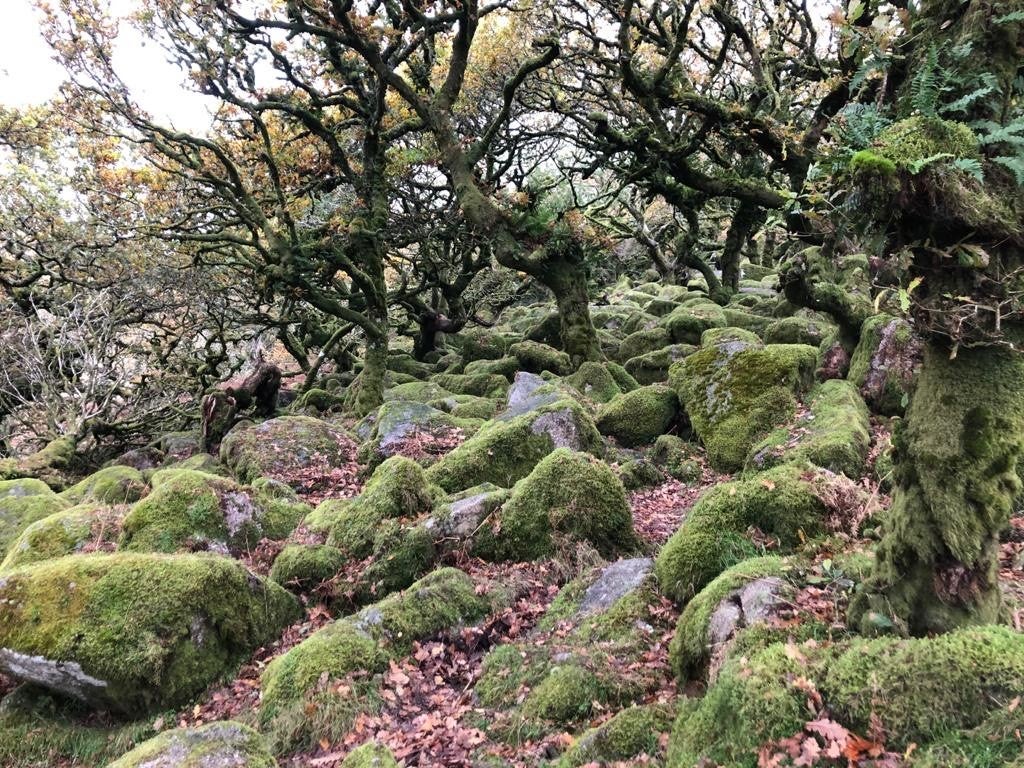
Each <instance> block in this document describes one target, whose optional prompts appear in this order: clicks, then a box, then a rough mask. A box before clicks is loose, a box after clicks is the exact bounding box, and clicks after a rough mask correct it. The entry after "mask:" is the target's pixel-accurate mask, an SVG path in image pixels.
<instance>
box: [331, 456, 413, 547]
mask: <svg viewBox="0 0 1024 768" xmlns="http://www.w3.org/2000/svg"><path fill="white" fill-rule="evenodd" d="M432 506H433V498H432V497H431V494H430V489H429V487H428V486H427V479H426V476H425V474H424V472H423V468H422V467H421V466H420V465H419V464H417V463H416V462H415V461H413V460H412V459H407V458H405V457H404V456H393V457H391V458H390V459H388V460H387V461H385V462H383V463H382V464H381V465H380V466H379V467H377V469H376V470H374V473H373V475H372V476H371V477H370V479H369V480H368V481H367V483H366V485H365V486H364V487H363V492H362V493H361V494H359V496H358V497H356V498H355V499H352V500H345V501H327V502H324V503H323V504H321V505H320V507H318V508H317V516H318V517H322V518H323V519H324V521H325V523H326V526H325V527H326V530H327V531H328V536H327V543H328V544H330V545H331V546H333V547H336V548H338V549H340V550H341V551H342V552H343V553H344V554H345V555H346V556H347V557H351V558H357V559H361V558H364V557H368V556H369V555H370V553H371V552H372V551H373V548H374V546H373V542H374V540H375V539H376V538H377V536H378V534H379V533H380V532H381V526H382V525H383V523H384V522H385V521H386V520H397V519H399V518H409V519H416V518H418V517H420V516H422V515H425V514H427V513H428V512H429V511H430V510H431V507H432ZM327 507H330V509H327Z"/></svg>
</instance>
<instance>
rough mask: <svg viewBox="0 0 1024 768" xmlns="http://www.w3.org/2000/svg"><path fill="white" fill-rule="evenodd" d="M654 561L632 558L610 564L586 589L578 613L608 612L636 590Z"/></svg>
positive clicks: (647, 558)
mask: <svg viewBox="0 0 1024 768" xmlns="http://www.w3.org/2000/svg"><path fill="white" fill-rule="evenodd" d="M653 565H654V561H653V560H651V558H649V557H634V558H631V559H629V560H619V561H617V562H615V563H612V564H611V565H609V566H608V567H607V568H605V569H604V570H603V571H601V575H600V576H598V577H597V580H596V581H595V582H594V583H593V584H591V585H590V586H589V587H587V591H586V593H585V594H584V595H583V601H582V602H581V603H580V607H579V610H578V613H579V614H581V615H587V614H592V613H600V612H601V611H606V610H608V609H609V608H610V607H611V606H612V605H614V604H615V603H616V602H618V601H619V600H621V599H622V598H623V597H625V596H626V595H628V594H629V593H630V592H633V591H634V590H636V589H638V588H639V587H640V585H641V584H643V583H644V579H646V578H647V575H648V574H649V573H650V572H651V568H652V567H653Z"/></svg>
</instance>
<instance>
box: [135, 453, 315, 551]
mask: <svg viewBox="0 0 1024 768" xmlns="http://www.w3.org/2000/svg"><path fill="white" fill-rule="evenodd" d="M159 474H163V473H158V475H159ZM153 483H154V490H153V492H152V493H151V494H150V495H149V496H147V497H146V498H144V499H143V500H142V501H140V502H138V503H137V504H135V506H133V507H132V509H131V511H130V512H129V513H128V515H127V516H126V517H125V519H124V523H123V526H122V535H121V541H120V544H119V546H118V548H119V549H121V550H124V551H132V552H178V551H186V550H193V551H194V550H195V549H197V548H199V549H203V548H205V549H212V550H214V551H216V550H224V549H230V550H233V551H241V550H243V549H245V548H248V547H252V546H255V545H256V543H257V542H258V541H259V540H260V539H261V538H264V537H267V538H273V539H281V538H285V537H286V536H287V535H288V534H289V533H291V531H292V530H293V529H294V527H295V526H296V525H297V524H298V522H299V520H301V519H302V518H303V517H304V516H305V514H306V513H307V512H308V511H309V508H308V507H307V506H306V505H304V504H301V503H300V502H297V501H296V500H294V499H287V498H285V499H282V498H280V496H279V495H277V494H275V493H273V492H272V491H268V490H267V488H266V487H265V486H254V488H253V489H246V488H244V487H242V486H239V485H237V484H236V483H235V482H234V481H232V480H228V479H226V478H223V477H217V476H214V475H207V474H205V473H202V472H192V471H189V470H176V471H174V473H173V474H171V475H169V476H165V477H162V478H159V479H158V477H157V475H154V478H153Z"/></svg>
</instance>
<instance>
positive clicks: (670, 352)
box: [623, 344, 697, 384]
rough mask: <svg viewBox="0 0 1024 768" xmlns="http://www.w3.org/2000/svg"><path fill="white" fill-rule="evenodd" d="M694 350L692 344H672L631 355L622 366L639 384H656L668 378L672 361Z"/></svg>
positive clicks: (675, 361)
mask: <svg viewBox="0 0 1024 768" xmlns="http://www.w3.org/2000/svg"><path fill="white" fill-rule="evenodd" d="M696 351H697V347H696V346H694V345H692V344H673V345H671V346H668V347H665V348H664V349H659V350H657V351H656V352H648V353H647V354H645V355H637V356H636V357H631V358H629V359H628V360H626V364H625V365H624V366H623V367H624V369H625V370H626V371H627V372H628V373H629V375H630V376H632V377H634V378H635V379H636V381H638V382H639V383H640V384H657V383H659V382H662V381H665V380H667V379H668V371H669V368H670V367H671V366H672V364H673V363H677V362H679V361H680V360H682V359H683V358H685V357H687V356H688V355H692V354H693V353H694V352H696Z"/></svg>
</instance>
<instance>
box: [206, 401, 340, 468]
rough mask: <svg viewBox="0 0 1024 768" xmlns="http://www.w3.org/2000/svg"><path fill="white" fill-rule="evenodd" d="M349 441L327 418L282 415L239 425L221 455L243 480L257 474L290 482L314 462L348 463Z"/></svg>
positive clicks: (228, 435)
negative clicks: (255, 422) (325, 419)
mask: <svg viewBox="0 0 1024 768" xmlns="http://www.w3.org/2000/svg"><path fill="white" fill-rule="evenodd" d="M348 443H349V438H348V437H347V436H346V435H345V433H344V432H343V431H342V430H341V429H339V428H337V427H335V426H333V425H331V424H328V423H327V422H326V421H321V420H320V419H314V418H311V417H309V416H279V417H277V418H276V419H268V420H267V421H264V422H261V423H259V424H251V423H243V424H239V425H238V426H237V427H235V428H234V429H232V430H231V431H230V432H228V434H227V436H226V437H225V438H224V440H223V442H222V443H221V446H220V458H221V461H223V462H224V463H225V464H226V465H227V466H228V467H229V468H230V469H231V471H232V472H233V473H234V475H235V477H237V478H238V479H239V480H241V481H242V482H243V483H251V482H252V481H253V480H255V479H256V478H257V477H272V478H274V479H275V480H282V481H284V482H289V480H290V479H291V478H292V477H294V475H295V474H296V473H298V472H301V470H303V469H307V468H308V467H311V466H314V465H318V464H326V466H328V467H340V466H342V465H344V464H345V463H346V462H347V461H348V452H347V446H348Z"/></svg>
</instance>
